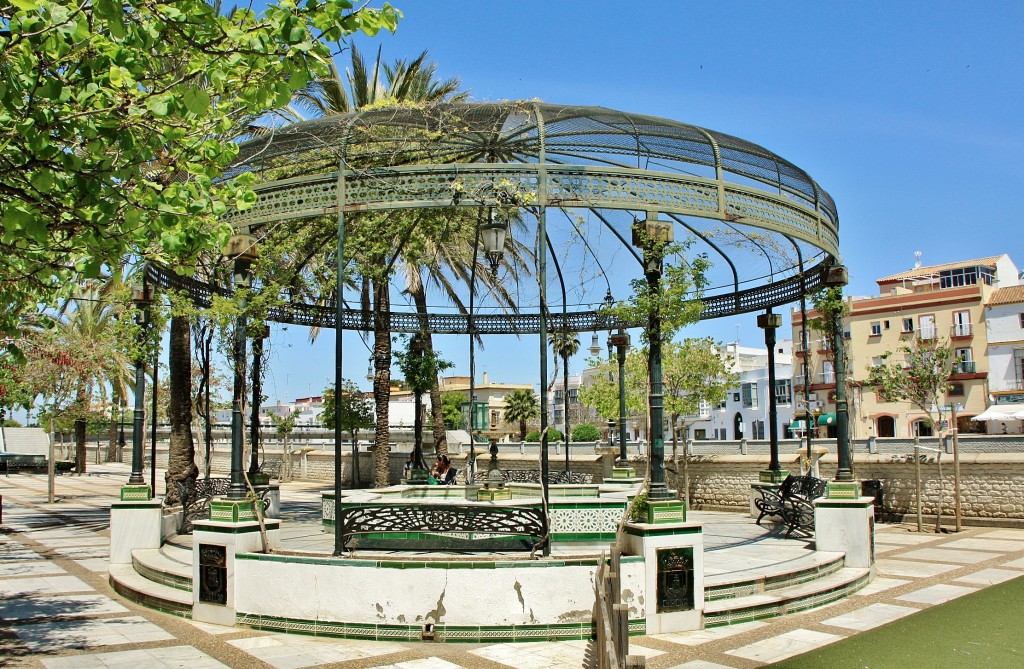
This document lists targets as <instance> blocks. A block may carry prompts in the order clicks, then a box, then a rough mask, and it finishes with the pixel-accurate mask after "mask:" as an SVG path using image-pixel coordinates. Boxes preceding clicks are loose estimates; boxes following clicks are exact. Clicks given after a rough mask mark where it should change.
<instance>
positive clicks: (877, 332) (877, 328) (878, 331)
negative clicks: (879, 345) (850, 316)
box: [871, 321, 882, 337]
mask: <svg viewBox="0 0 1024 669" xmlns="http://www.w3.org/2000/svg"><path fill="white" fill-rule="evenodd" d="M871 336H872V337H880V336H882V323H881V322H880V321H871Z"/></svg>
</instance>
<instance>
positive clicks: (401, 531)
mask: <svg viewBox="0 0 1024 669" xmlns="http://www.w3.org/2000/svg"><path fill="white" fill-rule="evenodd" d="M339 523H340V528H341V536H342V545H343V546H344V547H345V548H348V549H350V550H354V549H355V548H369V549H380V550H409V551H429V550H438V551H494V550H529V551H530V552H531V554H532V553H533V552H535V551H536V550H537V549H539V548H541V547H542V546H543V545H544V542H545V541H546V540H547V534H548V523H547V517H546V516H545V515H544V512H543V511H542V510H541V509H537V508H534V507H531V506H494V505H490V504H409V503H400V504H359V505H353V506H344V507H342V509H341V518H340V520H339Z"/></svg>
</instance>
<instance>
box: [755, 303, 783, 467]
mask: <svg viewBox="0 0 1024 669" xmlns="http://www.w3.org/2000/svg"><path fill="white" fill-rule="evenodd" d="M780 325H782V315H781V314H773V313H772V310H771V307H769V308H768V309H767V310H765V312H764V313H763V314H758V316H757V327H759V328H761V329H762V330H764V345H765V347H766V348H767V349H768V440H769V441H768V443H769V449H770V451H771V459H770V460H769V462H768V475H767V478H770V479H771V482H772V483H780V482H781V478H782V474H781V471H782V467H780V466H779V426H778V417H779V416H778V409H777V408H776V400H775V330H776V329H777V328H778V327H779V326H780Z"/></svg>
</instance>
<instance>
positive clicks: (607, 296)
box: [595, 288, 615, 362]
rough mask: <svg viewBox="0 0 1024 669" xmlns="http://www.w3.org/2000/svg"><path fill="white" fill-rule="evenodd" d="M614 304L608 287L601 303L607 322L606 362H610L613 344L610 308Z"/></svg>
mask: <svg viewBox="0 0 1024 669" xmlns="http://www.w3.org/2000/svg"><path fill="white" fill-rule="evenodd" d="M614 306H615V298H614V297H612V289H611V288H609V289H608V292H607V293H605V294H604V304H603V308H604V312H605V319H606V320H607V323H608V362H611V360H612V346H613V344H612V316H611V308H612V307H614ZM596 336H597V335H595V339H596Z"/></svg>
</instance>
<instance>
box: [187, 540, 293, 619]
mask: <svg viewBox="0 0 1024 669" xmlns="http://www.w3.org/2000/svg"><path fill="white" fill-rule="evenodd" d="M192 526H193V528H194V529H193V531H192V619H193V620H198V621H199V622H204V623H213V624H215V625H228V626H233V625H234V624H235V600H236V597H237V596H238V588H239V587H241V585H240V584H239V582H238V579H237V578H236V564H237V563H236V560H235V555H236V554H237V553H259V552H262V551H263V542H262V539H261V538H260V532H259V523H258V522H256V521H246V522H241V523H221V522H213V521H209V520H197V521H194V522H193V524H192ZM280 534H281V531H280V529H279V524H278V523H276V522H275V523H273V527H268V528H267V541H268V543H269V544H270V548H272V549H273V548H277V547H279V546H280V544H281V540H280ZM206 544H213V545H218V546H225V547H226V548H227V550H226V551H225V552H226V554H227V603H226V604H223V605H221V604H211V603H209V602H201V601H199V547H200V545H206ZM284 580H287V579H284ZM246 587H249V588H253V589H255V590H256V592H263V587H264V584H262V583H250V584H248V585H247V586H246Z"/></svg>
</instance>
